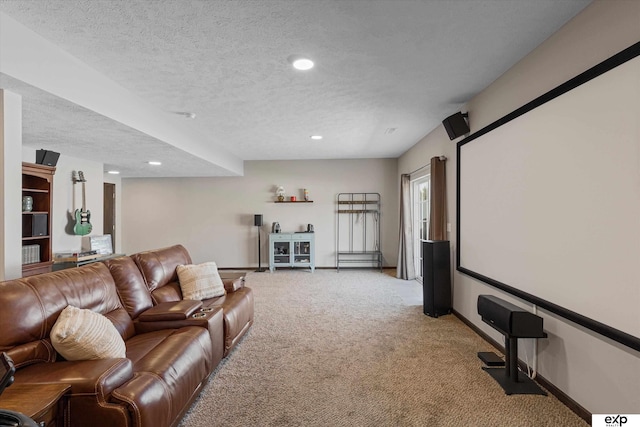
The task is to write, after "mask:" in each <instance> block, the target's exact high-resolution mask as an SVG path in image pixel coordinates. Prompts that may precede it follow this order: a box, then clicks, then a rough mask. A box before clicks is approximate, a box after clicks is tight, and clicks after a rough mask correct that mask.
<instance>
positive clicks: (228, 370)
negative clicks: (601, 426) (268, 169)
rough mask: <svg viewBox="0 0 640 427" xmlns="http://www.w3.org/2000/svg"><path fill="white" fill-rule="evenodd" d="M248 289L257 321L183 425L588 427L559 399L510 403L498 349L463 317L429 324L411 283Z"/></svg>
mask: <svg viewBox="0 0 640 427" xmlns="http://www.w3.org/2000/svg"><path fill="white" fill-rule="evenodd" d="M415 285H416V286H418V288H417V290H418V291H419V290H420V288H419V285H417V284H415ZM247 286H249V287H251V288H252V289H253V291H254V293H255V323H254V325H253V327H252V328H251V330H250V331H249V333H248V334H247V336H246V337H245V338H244V340H243V341H242V342H241V343H240V345H239V346H238V347H237V348H236V349H235V350H234V351H233V352H232V353H231V355H229V357H227V358H226V359H225V360H224V361H223V362H222V363H221V364H220V366H219V367H218V369H217V370H216V372H214V373H213V374H212V376H211V380H210V381H209V383H208V384H207V386H206V387H205V389H204V391H203V392H202V394H201V396H200V398H199V399H198V400H197V401H196V402H195V403H194V405H193V406H192V408H191V410H190V411H189V412H188V413H187V415H186V416H185V418H184V419H183V422H182V424H181V425H182V426H184V427H187V426H188V427H192V426H207V427H210V426H225V427H229V426H350V427H357V426H492V427H495V426H559V425H561V426H565V427H566V426H586V425H588V424H587V423H585V422H584V421H583V420H582V419H580V418H579V417H578V416H577V415H575V414H574V413H573V412H571V411H570V410H569V409H568V408H567V407H565V406H564V405H563V404H562V403H560V402H559V401H558V400H557V399H556V398H555V397H553V396H547V397H545V396H536V395H511V396H508V395H505V393H504V391H503V390H502V388H501V387H500V386H499V385H498V384H497V383H496V382H495V381H494V380H493V379H492V378H491V377H490V376H489V375H488V374H487V373H486V372H484V371H483V370H482V369H481V366H482V363H481V361H480V360H479V359H478V357H477V352H478V351H493V350H494V349H493V348H492V347H491V346H490V345H489V344H487V343H486V342H485V341H484V340H483V339H481V338H480V337H479V336H478V335H476V334H475V333H474V332H473V331H472V330H470V329H469V328H468V327H467V326H465V325H464V324H463V323H462V322H461V321H460V320H458V319H457V318H456V317H454V316H453V315H448V316H442V317H440V318H437V319H434V318H431V317H428V316H425V315H424V314H423V313H422V306H421V305H420V304H419V303H418V304H415V302H416V299H415V298H414V299H413V300H412V292H414V293H415V291H414V290H415V289H416V288H411V286H412V284H411V283H410V282H405V281H402V280H397V279H395V278H394V277H392V276H390V275H389V274H386V273H380V272H376V271H367V270H365V271H353V270H342V271H340V273H337V272H336V271H334V270H316V272H315V273H313V274H311V273H310V272H308V271H301V270H279V271H276V272H274V273H268V272H267V273H249V274H248V275H247ZM412 289H413V290H412ZM413 296H415V295H413ZM420 301H421V299H420ZM412 302H414V303H413V304H412Z"/></svg>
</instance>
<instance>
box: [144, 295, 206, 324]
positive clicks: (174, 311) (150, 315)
mask: <svg viewBox="0 0 640 427" xmlns="http://www.w3.org/2000/svg"><path fill="white" fill-rule="evenodd" d="M200 307H202V301H197V300H189V299H185V300H181V301H172V302H161V303H160V304H158V305H156V306H153V307H151V308H150V309H148V310H145V311H143V312H142V313H140V316H138V321H139V322H159V321H167V320H185V319H188V318H189V317H190V316H191V315H192V314H193V313H195V312H196V311H197V310H199V309H200Z"/></svg>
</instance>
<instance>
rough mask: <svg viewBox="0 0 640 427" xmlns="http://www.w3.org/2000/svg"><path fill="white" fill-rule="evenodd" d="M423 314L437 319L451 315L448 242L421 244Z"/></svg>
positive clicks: (433, 241)
mask: <svg viewBox="0 0 640 427" xmlns="http://www.w3.org/2000/svg"><path fill="white" fill-rule="evenodd" d="M422 290H423V298H424V307H423V312H424V314H426V315H427V316H431V317H438V316H441V315H445V314H449V313H451V262H450V258H449V241H448V240H427V241H423V242H422Z"/></svg>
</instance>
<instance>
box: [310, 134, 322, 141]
mask: <svg viewBox="0 0 640 427" xmlns="http://www.w3.org/2000/svg"><path fill="white" fill-rule="evenodd" d="M311 139H315V140H320V139H322V135H311Z"/></svg>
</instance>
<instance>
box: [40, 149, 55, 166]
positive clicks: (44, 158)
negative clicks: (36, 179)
mask: <svg viewBox="0 0 640 427" xmlns="http://www.w3.org/2000/svg"><path fill="white" fill-rule="evenodd" d="M59 157H60V153H56V152H55V151H49V150H36V163H37V164H39V165H47V166H55V165H56V164H58V158H59Z"/></svg>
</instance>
